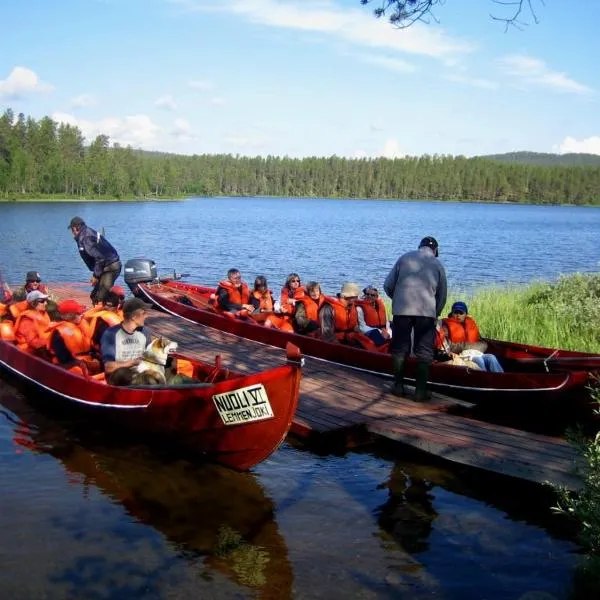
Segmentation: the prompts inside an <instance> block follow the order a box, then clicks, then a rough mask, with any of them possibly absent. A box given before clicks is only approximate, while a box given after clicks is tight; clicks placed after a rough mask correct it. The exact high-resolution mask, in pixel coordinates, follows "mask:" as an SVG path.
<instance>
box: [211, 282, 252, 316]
mask: <svg viewBox="0 0 600 600" xmlns="http://www.w3.org/2000/svg"><path fill="white" fill-rule="evenodd" d="M218 288H223V289H225V290H227V295H228V296H229V302H231V304H249V303H250V290H249V289H248V284H247V283H245V282H244V281H242V283H241V285H240V286H239V287H237V286H235V285H234V284H233V283H231V281H229V280H228V279H227V280H224V281H219V285H218ZM218 288H217V289H218ZM217 307H218V306H217ZM218 308H220V307H218ZM221 310H223V309H221Z"/></svg>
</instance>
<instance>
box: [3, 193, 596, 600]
mask: <svg viewBox="0 0 600 600" xmlns="http://www.w3.org/2000/svg"><path fill="white" fill-rule="evenodd" d="M74 215H79V216H82V217H83V218H84V219H85V220H86V221H88V222H89V223H90V225H92V226H94V227H97V228H100V227H104V228H105V230H106V234H107V237H108V239H109V240H110V241H111V242H112V243H113V244H114V245H115V246H116V247H117V248H118V250H119V251H120V253H121V256H122V258H123V259H124V260H126V259H128V258H132V257H139V256H144V257H149V258H152V259H154V260H156V262H157V264H158V265H159V271H161V272H163V273H167V272H168V271H170V270H173V269H176V270H177V271H178V272H189V273H191V274H192V277H191V278H190V280H192V281H201V282H206V283H214V282H216V281H217V280H219V279H221V278H222V277H223V276H224V274H225V272H226V270H227V269H228V268H230V267H231V266H237V267H238V268H240V269H241V270H242V272H243V273H244V274H245V275H246V278H247V279H248V280H252V279H253V277H254V276H255V275H257V274H259V273H265V274H266V275H267V277H268V278H269V279H270V281H271V285H272V287H273V288H274V289H275V290H278V289H279V287H280V284H281V283H282V282H283V279H284V278H285V276H286V274H287V273H288V272H290V271H298V272H299V273H300V274H301V275H302V277H303V279H304V280H309V279H313V278H314V279H318V280H320V281H321V282H323V284H324V287H325V289H326V290H327V291H329V292H333V291H337V288H338V287H339V285H340V284H341V283H342V282H343V281H344V280H348V279H352V280H355V281H357V282H359V283H360V284H364V283H368V282H375V283H376V284H381V282H382V280H383V278H384V277H385V275H386V273H387V271H388V270H389V268H390V267H391V265H392V264H393V262H394V261H395V260H396V258H397V256H398V255H399V254H400V253H402V252H405V251H407V250H410V249H413V248H415V247H416V245H417V244H418V241H419V240H420V239H421V237H423V236H424V235H434V236H435V237H437V238H438V240H439V242H440V247H441V258H442V260H443V261H444V263H445V265H446V268H447V271H448V276H449V279H450V284H451V285H452V286H454V287H459V286H460V287H463V288H471V287H473V286H478V285H487V284H492V283H504V282H517V283H519V282H527V281H530V280H531V279H534V278H546V279H553V278H555V277H557V276H558V275H559V274H560V273H570V272H574V271H596V270H597V267H598V258H599V257H598V254H597V247H598V246H597V240H598V237H599V234H600V211H597V210H595V209H587V208H569V207H537V206H510V205H492V206H487V205H479V204H459V203H420V202H410V203H409V202H398V203H394V202H376V201H368V202H367V201H347V202H344V201H336V200H312V199H311V200H304V199H256V198H252V199H230V198H219V199H194V200H187V201H184V202H167V203H141V204H139V203H118V204H77V203H57V204H23V205H19V204H0V268H2V270H3V272H4V274H5V276H6V277H7V279H8V280H9V281H10V282H17V281H20V280H22V278H23V275H24V273H25V272H26V271H28V270H32V269H36V270H39V271H41V273H42V276H43V277H44V279H46V280H48V281H82V280H87V278H88V277H89V273H88V272H87V271H86V270H85V267H84V265H83V262H82V261H81V259H80V258H79V256H78V254H77V252H76V249H75V244H74V242H73V240H72V238H71V235H70V232H69V231H67V229H66V227H67V224H68V222H69V220H70V218H71V217H72V216H74ZM34 401H35V398H34V397H28V396H24V395H22V393H21V392H19V391H17V390H16V389H15V388H14V387H13V386H11V385H10V383H8V382H6V381H4V380H0V473H1V476H2V495H1V496H0V529H1V530H2V532H3V535H2V537H0V564H1V565H2V567H1V568H0V593H1V596H2V598H11V599H16V600H20V599H38V598H39V599H42V598H44V599H55V598H56V599H79V598H82V599H93V600H95V599H102V600H103V599H125V598H127V599H129V598H149V599H157V600H158V599H163V598H164V599H167V598H265V599H271V598H272V599H279V598H281V599H287V598H298V599H303V598H386V599H387V598H390V599H392V598H401V599H404V598H406V599H413V598H417V599H420V598H423V599H425V598H432V597H435V598H440V599H447V600H463V599H467V600H468V599H475V600H476V599H484V598H485V599H487V600H504V599H506V600H512V599H514V600H520V599H522V600H532V599H533V598H536V599H538V600H542V598H543V599H545V600H549V599H551V598H555V599H557V600H558V599H560V600H562V599H566V598H568V595H569V587H570V584H571V577H572V574H573V572H574V569H575V566H576V563H577V560H578V552H579V548H578V546H577V545H576V544H575V543H574V542H573V541H572V540H573V532H572V531H571V530H566V528H565V523H564V521H562V520H561V519H559V518H558V517H556V516H554V515H552V513H551V511H550V508H549V507H550V505H551V504H552V502H553V499H552V498H551V497H549V496H548V495H547V492H544V491H542V490H539V489H537V488H531V487H529V486H525V485H514V484H510V483H509V482H507V481H506V480H504V479H498V478H495V477H491V476H489V477H488V476H484V475H482V474H480V473H472V472H469V471H466V470H452V471H451V470H448V469H446V468H445V467H440V466H437V465H434V464H432V463H431V462H430V461H428V460H424V459H423V458H422V457H420V456H417V455H412V454H408V453H402V454H400V452H399V451H398V450H397V449H395V450H391V449H390V450H388V451H386V453H383V451H377V452H376V451H364V452H348V453H345V454H343V455H317V454H315V453H314V452H311V451H309V450H307V449H305V448H303V447H301V446H299V445H297V443H296V442H291V443H288V444H285V445H284V446H283V447H282V448H281V449H280V450H279V451H277V452H276V453H275V455H273V456H272V457H271V458H270V459H269V460H267V461H266V462H265V463H263V464H261V465H259V467H257V468H256V469H255V470H254V471H253V472H252V473H249V474H239V473H234V472H231V471H229V470H227V469H224V468H220V467H216V466H210V465H201V464H195V463H192V462H190V461H189V460H187V459H186V458H185V457H182V456H177V455H171V454H168V453H167V449H161V450H160V451H159V450H157V449H156V448H153V449H150V448H148V447H146V446H144V445H139V444H132V443H131V442H129V443H128V442H127V441H125V440H120V439H118V438H116V437H115V435H114V434H111V435H110V436H107V434H106V432H95V431H94V430H93V428H92V429H91V428H90V426H89V424H88V425H87V426H86V427H81V425H80V424H78V423H76V422H74V421H73V420H72V417H70V416H60V415H56V414H54V413H52V414H47V413H46V412H45V411H43V409H41V408H40V406H39V403H35V402H34Z"/></svg>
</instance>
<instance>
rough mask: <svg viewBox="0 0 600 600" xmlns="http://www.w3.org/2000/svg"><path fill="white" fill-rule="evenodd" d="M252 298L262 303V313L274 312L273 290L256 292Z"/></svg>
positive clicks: (260, 306)
mask: <svg viewBox="0 0 600 600" xmlns="http://www.w3.org/2000/svg"><path fill="white" fill-rule="evenodd" d="M252 296H253V297H254V298H256V299H257V300H258V301H259V302H260V305H259V307H258V308H259V309H260V310H261V311H266V312H271V311H272V310H273V292H271V290H265V291H264V292H260V291H258V290H254V291H253V292H252Z"/></svg>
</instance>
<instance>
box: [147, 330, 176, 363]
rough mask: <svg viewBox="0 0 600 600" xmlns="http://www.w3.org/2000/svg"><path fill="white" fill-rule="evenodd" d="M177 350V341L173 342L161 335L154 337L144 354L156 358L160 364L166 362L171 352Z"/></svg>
mask: <svg viewBox="0 0 600 600" xmlns="http://www.w3.org/2000/svg"><path fill="white" fill-rule="evenodd" d="M175 350H177V342H172V341H171V340H169V339H167V338H166V337H163V336H160V337H156V338H154V339H153V340H152V341H151V342H150V343H149V344H148V346H146V350H145V351H144V356H146V357H149V358H152V359H154V360H156V362H158V363H160V364H165V362H166V360H167V357H168V355H169V353H170V352H175Z"/></svg>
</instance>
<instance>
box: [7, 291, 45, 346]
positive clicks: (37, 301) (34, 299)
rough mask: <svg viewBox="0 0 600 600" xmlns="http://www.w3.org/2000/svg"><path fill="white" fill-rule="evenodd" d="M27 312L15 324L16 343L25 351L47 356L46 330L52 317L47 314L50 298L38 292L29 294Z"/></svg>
mask: <svg viewBox="0 0 600 600" xmlns="http://www.w3.org/2000/svg"><path fill="white" fill-rule="evenodd" d="M26 300H27V307H28V308H27V310H25V311H24V312H23V313H21V314H20V315H19V316H18V317H17V320H16V322H15V341H16V343H17V345H18V346H19V347H20V348H22V349H23V350H29V351H32V352H34V353H35V354H43V355H45V354H46V340H47V337H48V336H47V334H46V330H47V328H48V326H49V325H50V317H49V316H48V313H47V312H46V305H47V302H48V296H47V295H46V294H42V292H40V291H38V290H34V291H32V292H29V294H27V298H26Z"/></svg>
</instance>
